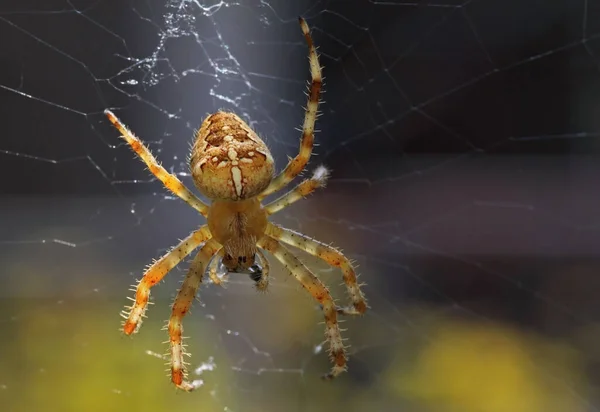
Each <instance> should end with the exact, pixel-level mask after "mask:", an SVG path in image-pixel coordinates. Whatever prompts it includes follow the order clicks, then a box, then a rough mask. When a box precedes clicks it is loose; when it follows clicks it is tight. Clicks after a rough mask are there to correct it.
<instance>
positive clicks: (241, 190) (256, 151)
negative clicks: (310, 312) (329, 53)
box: [105, 18, 367, 391]
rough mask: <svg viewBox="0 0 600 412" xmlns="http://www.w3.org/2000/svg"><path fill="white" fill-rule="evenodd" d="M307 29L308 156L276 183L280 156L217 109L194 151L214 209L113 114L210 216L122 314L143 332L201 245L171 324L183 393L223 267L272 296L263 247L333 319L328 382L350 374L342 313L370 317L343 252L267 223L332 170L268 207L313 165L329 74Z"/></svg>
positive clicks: (157, 266) (174, 188)
mask: <svg viewBox="0 0 600 412" xmlns="http://www.w3.org/2000/svg"><path fill="white" fill-rule="evenodd" d="M300 26H301V27H302V32H303V33H304V37H305V39H306V42H307V43H308V49H309V58H310V60H309V61H310V73H311V85H310V94H309V100H308V104H307V105H306V114H305V118H304V125H303V127H302V140H301V143H300V150H299V153H298V155H297V156H296V157H294V158H293V159H291V160H290V161H289V163H288V165H287V166H286V168H285V169H284V170H283V171H282V172H281V173H279V174H278V175H277V176H276V177H275V178H273V172H274V166H273V158H272V157H271V154H270V152H269V149H268V148H267V146H266V145H265V143H264V142H263V141H262V140H261V139H260V138H259V137H258V135H257V134H256V133H255V132H254V131H253V130H252V129H250V127H249V126H248V125H247V124H246V123H245V122H244V121H243V120H242V119H241V118H239V117H238V116H237V115H235V114H233V113H227V112H222V111H219V112H217V113H215V114H212V115H210V116H208V117H207V118H206V119H205V120H204V122H203V123H202V126H201V127H200V129H199V131H198V133H197V134H196V136H195V142H194V145H193V148H192V154H191V158H190V166H191V171H192V177H193V179H194V183H195V185H196V186H197V187H198V189H199V190H200V191H201V192H202V193H203V194H204V195H205V196H206V197H208V198H209V199H210V200H211V203H210V205H207V204H205V203H204V202H202V201H201V200H200V199H198V198H197V197H196V196H195V195H194V194H193V193H192V192H191V191H190V190H189V189H187V188H186V187H185V186H184V185H183V183H181V181H179V179H178V178H177V176H175V175H173V174H170V173H169V172H167V171H166V170H165V168H164V167H162V166H161V165H160V164H159V163H158V162H157V161H156V159H155V158H154V156H152V154H151V153H150V151H149V150H148V149H147V148H146V147H145V146H144V144H143V143H142V142H141V141H140V140H139V139H138V138H137V137H136V136H135V135H133V133H131V132H130V131H129V130H128V129H127V127H126V126H125V125H123V124H122V123H121V122H120V121H119V120H118V119H117V117H116V116H115V115H114V114H113V113H112V112H111V111H109V110H106V111H105V113H106V115H107V116H108V118H109V120H110V121H111V122H112V123H113V125H114V126H115V127H116V128H117V129H118V130H119V131H120V132H121V134H122V137H123V138H124V139H125V140H126V141H127V143H129V145H130V146H131V148H132V149H133V150H134V151H135V152H136V153H137V154H138V156H139V157H140V158H141V159H142V160H143V161H144V163H146V165H147V166H148V168H149V169H150V172H152V173H153V174H154V175H155V176H156V177H157V178H158V179H159V180H160V181H161V182H163V184H164V185H165V186H166V187H167V189H169V190H170V191H171V192H173V193H174V194H175V195H177V196H178V197H180V198H181V199H182V200H184V201H185V202H187V203H188V204H189V205H190V206H191V207H193V208H194V209H196V210H197V211H198V212H199V213H200V214H202V215H203V216H205V217H206V219H207V224H206V225H203V226H201V227H200V228H199V229H196V230H195V231H193V232H192V233H191V234H190V235H189V236H187V237H186V238H185V239H183V240H182V241H181V242H180V243H179V244H178V245H177V246H175V247H174V248H173V249H172V250H171V251H169V252H168V253H167V254H165V255H164V256H163V257H161V258H160V259H158V260H157V261H156V262H155V263H154V264H153V265H152V266H150V268H148V270H147V271H146V272H145V273H144V276H143V277H142V279H141V280H140V282H139V283H138V284H137V286H136V293H135V299H134V303H133V304H132V305H131V306H130V307H127V308H126V310H125V311H123V313H122V316H123V317H124V318H125V322H124V324H123V331H124V332H125V333H126V334H127V335H130V334H132V333H134V332H136V331H137V330H138V329H139V327H140V325H141V322H142V318H143V316H144V313H145V311H146V308H147V306H148V299H149V297H150V289H151V288H152V287H153V286H155V285H156V284H157V283H159V282H160V281H161V280H162V279H163V278H164V276H165V275H166V274H167V273H168V272H169V271H170V270H171V269H173V268H174V267H175V266H176V265H177V264H178V263H179V262H181V261H182V260H183V259H184V258H185V257H186V256H187V255H189V254H190V253H192V252H193V251H194V249H196V248H200V250H199V251H198V253H197V254H196V256H195V257H194V259H193V261H192V263H191V266H190V269H189V271H188V273H187V275H186V277H185V280H184V281H183V285H182V286H181V289H180V290H179V292H178V293H177V296H176V298H175V301H174V302H173V308H172V311H171V317H170V318H169V323H168V331H169V347H170V352H171V362H170V363H171V380H172V381H173V383H174V384H175V385H176V386H177V387H178V388H181V389H184V390H187V391H190V390H192V389H194V388H195V387H196V385H195V383H194V382H189V381H187V380H186V379H185V375H186V369H185V363H184V361H183V359H184V358H183V355H184V345H183V344H182V339H183V338H182V333H183V326H182V320H183V317H184V316H185V315H186V314H187V313H188V311H189V309H190V307H191V305H192V302H193V300H194V298H195V296H196V292H197V291H198V288H199V286H200V284H201V283H202V280H203V278H204V276H205V274H206V272H207V271H208V275H209V277H210V278H211V279H212V281H213V282H214V283H216V284H221V283H222V279H221V278H220V277H219V276H218V275H217V269H216V268H215V267H216V266H218V265H219V264H222V265H223V266H225V267H226V268H227V270H228V271H230V272H246V273H248V274H249V275H250V278H251V279H252V280H253V281H254V282H255V285H256V288H257V289H258V290H260V291H265V290H266V289H267V287H268V283H269V261H268V260H267V258H266V257H265V256H264V253H263V250H266V251H268V252H270V253H271V254H272V255H273V256H274V257H275V258H276V259H277V260H279V261H280V262H281V263H282V264H283V266H284V267H285V268H286V269H287V270H288V271H289V272H290V273H291V274H292V275H293V276H294V277H295V278H296V279H297V280H298V281H299V282H300V284H301V285H302V286H303V287H304V289H306V290H307V291H308V292H309V293H310V294H311V295H312V296H313V297H314V299H315V300H316V301H317V302H318V303H319V304H320V306H321V308H322V310H323V316H324V318H325V336H326V339H327V341H328V342H329V354H330V357H331V360H332V362H333V367H332V369H331V371H330V372H329V373H328V374H326V375H325V376H324V378H326V379H332V378H334V377H336V376H337V375H339V374H340V373H341V372H343V371H344V370H346V360H347V358H346V350H345V348H344V345H343V343H342V337H341V332H340V328H339V324H338V320H337V316H338V314H344V315H358V314H362V313H364V312H365V311H366V310H367V303H366V301H365V298H364V296H363V294H362V291H361V289H360V285H359V284H358V283H357V276H356V273H355V271H354V268H353V266H352V263H351V262H350V261H349V260H348V259H347V258H346V257H345V256H344V255H343V254H342V253H341V252H340V251H338V250H337V249H335V248H333V247H331V246H329V245H327V244H325V243H322V242H319V241H317V240H314V239H311V238H310V237H308V236H306V235H303V234H301V233H298V232H294V231H292V230H290V229H285V228H283V227H280V226H277V225H275V224H273V223H270V222H269V221H268V216H269V215H272V214H273V213H276V212H278V211H280V210H281V209H283V208H285V207H287V206H289V205H290V204H292V203H294V202H296V201H297V200H299V199H302V198H304V197H306V196H308V195H309V194H310V193H312V192H314V191H315V190H316V189H317V188H320V187H324V186H325V182H326V181H327V177H328V176H329V173H328V171H327V169H326V168H325V167H323V166H319V167H318V168H317V169H316V170H315V172H314V174H313V176H312V177H311V178H309V179H305V180H304V181H302V182H301V183H300V184H298V185H297V186H296V187H295V188H294V189H292V190H291V191H289V192H288V193H286V194H284V195H283V196H281V197H279V198H278V199H276V200H274V201H273V202H271V203H269V204H267V205H266V206H263V205H262V203H261V201H262V200H263V199H264V198H265V197H266V196H268V195H270V194H272V193H275V192H277V191H279V190H281V189H283V188H284V187H285V186H286V185H288V184H289V183H290V182H291V181H292V180H293V179H294V178H295V177H296V176H298V175H299V174H300V172H302V170H303V169H304V167H305V166H306V164H307V162H308V160H309V158H310V155H311V152H312V148H313V140H314V126H315V121H316V117H317V108H318V104H319V94H320V91H321V67H320V65H319V60H318V56H317V52H316V50H315V47H314V45H313V42H312V38H311V37H310V32H309V29H308V25H307V24H306V22H305V21H304V20H303V19H302V18H301V19H300ZM284 243H285V244H287V245H290V246H293V247H296V248H298V249H301V250H304V251H306V252H308V253H310V254H312V255H314V256H317V257H319V258H321V259H322V260H324V261H325V262H327V263H328V264H330V265H332V266H336V267H339V268H340V269H341V270H342V273H343V278H344V282H345V284H346V288H347V290H348V295H349V298H350V302H351V304H350V305H348V306H345V307H338V306H336V305H335V303H334V301H333V298H332V296H331V294H330V293H329V290H328V289H327V287H326V286H325V285H324V284H323V283H322V282H321V281H320V280H319V278H318V277H317V276H315V274H313V273H312V272H311V271H310V270H309V269H308V268H307V267H306V266H305V265H304V264H303V263H302V262H301V261H300V260H299V259H298V258H297V257H296V256H295V255H294V254H292V253H291V252H290V251H289V250H288V248H287V247H285V246H284V245H283V244H284Z"/></svg>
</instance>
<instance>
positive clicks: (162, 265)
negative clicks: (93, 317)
mask: <svg viewBox="0 0 600 412" xmlns="http://www.w3.org/2000/svg"><path fill="white" fill-rule="evenodd" d="M210 236H211V234H210V230H209V229H208V226H202V227H201V228H200V229H198V230H196V231H195V232H192V234H191V235H189V236H188V237H186V238H185V239H183V240H182V241H181V242H180V243H179V244H178V245H177V246H175V247H174V248H173V249H171V250H170V251H169V252H168V253H166V254H165V255H164V256H163V257H161V258H160V259H158V260H157V261H156V262H154V263H153V264H152V266H150V267H149V268H148V269H147V270H146V272H145V273H144V276H143V277H142V279H141V280H140V281H139V283H138V285H137V288H136V290H135V299H132V300H133V301H134V303H133V305H131V306H129V307H127V308H125V310H124V311H122V312H121V316H122V317H124V318H125V322H124V323H123V332H125V334H126V335H131V334H132V333H135V332H137V331H138V330H139V328H140V326H141V324H142V318H143V317H144V313H145V312H146V308H147V307H148V299H149V298H150V289H151V288H152V287H153V286H155V285H156V284H157V283H158V282H160V281H161V280H162V279H163V278H164V277H165V276H166V274H167V273H169V271H170V270H171V269H173V268H174V267H175V266H176V265H177V264H178V263H179V262H181V261H182V260H183V258H185V257H186V256H187V255H189V254H190V253H192V251H193V250H194V249H196V248H197V247H198V246H199V245H200V244H201V243H202V242H204V241H205V240H206V239H208V238H210Z"/></svg>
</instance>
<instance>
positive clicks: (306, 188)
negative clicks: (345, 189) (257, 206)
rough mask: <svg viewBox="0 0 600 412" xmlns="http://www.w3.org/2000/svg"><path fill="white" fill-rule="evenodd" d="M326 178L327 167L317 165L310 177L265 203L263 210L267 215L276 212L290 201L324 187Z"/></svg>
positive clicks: (327, 175) (292, 201)
mask: <svg viewBox="0 0 600 412" xmlns="http://www.w3.org/2000/svg"><path fill="white" fill-rule="evenodd" d="M327 178H329V171H328V170H327V168H325V166H319V167H317V169H316V170H315V172H314V173H313V175H312V177H311V178H310V179H306V180H304V181H303V182H302V183H300V184H299V185H298V186H296V187H295V188H294V189H292V190H291V191H289V192H288V193H286V194H284V195H283V196H281V197H280V198H278V199H276V200H274V201H272V202H271V203H269V204H268V205H266V206H265V210H266V212H267V215H272V214H273V213H277V212H279V211H280V210H281V209H284V208H286V207H288V206H289V205H291V204H292V203H294V202H296V201H298V200H300V199H303V198H305V197H306V196H308V195H309V194H311V193H312V192H314V191H315V190H317V189H318V188H321V187H325V184H326V183H327Z"/></svg>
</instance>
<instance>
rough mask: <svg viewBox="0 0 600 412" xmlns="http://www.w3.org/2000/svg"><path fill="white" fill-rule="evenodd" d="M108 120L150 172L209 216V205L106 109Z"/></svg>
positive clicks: (180, 196)
mask: <svg viewBox="0 0 600 412" xmlns="http://www.w3.org/2000/svg"><path fill="white" fill-rule="evenodd" d="M104 114H105V115H106V117H108V120H110V122H111V123H112V124H113V126H115V127H116V128H117V130H119V132H121V137H122V138H123V139H125V140H126V141H127V143H129V145H130V146H131V148H132V149H133V151H134V152H135V153H136V154H137V155H138V156H139V157H140V158H141V159H142V161H143V162H144V163H145V164H146V166H148V169H150V172H151V173H152V174H153V175H154V176H156V178H157V179H158V180H160V181H161V182H162V183H163V184H164V185H165V187H166V188H167V189H169V190H170V191H171V192H173V193H174V194H175V195H176V196H178V197H179V198H181V199H182V200H183V201H185V202H186V203H187V204H188V205H190V206H191V207H193V208H194V209H196V210H197V211H198V212H200V214H202V215H203V216H206V215H208V205H206V204H205V203H204V202H202V201H201V200H200V199H198V198H197V197H196V195H194V194H193V193H192V192H190V190H189V189H188V188H187V187H185V185H184V184H183V183H181V181H180V180H179V179H178V178H177V176H175V175H173V174H171V173H169V172H167V171H166V170H165V168H164V167H162V166H161V165H160V164H159V163H158V161H157V160H156V158H155V157H154V156H153V155H152V153H150V150H148V148H147V147H146V146H144V144H143V143H142V142H141V141H140V139H138V138H137V137H136V136H135V135H134V134H133V133H132V132H131V131H130V130H129V129H128V128H127V126H125V125H124V124H123V123H122V122H121V121H120V120H119V119H118V118H117V116H115V115H114V114H113V112H111V111H110V110H108V109H106V110H105V111H104Z"/></svg>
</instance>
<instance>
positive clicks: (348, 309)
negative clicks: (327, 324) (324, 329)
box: [336, 302, 367, 316]
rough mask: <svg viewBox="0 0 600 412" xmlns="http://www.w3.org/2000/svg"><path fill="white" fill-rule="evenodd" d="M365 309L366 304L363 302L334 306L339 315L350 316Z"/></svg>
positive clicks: (360, 313)
mask: <svg viewBox="0 0 600 412" xmlns="http://www.w3.org/2000/svg"><path fill="white" fill-rule="evenodd" d="M366 310H367V304H366V303H365V302H358V303H355V304H354V305H352V306H345V307H337V308H336V311H337V313H338V314H339V315H351V316H358V315H362V314H364V313H365V312H366Z"/></svg>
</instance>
